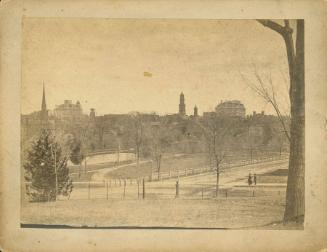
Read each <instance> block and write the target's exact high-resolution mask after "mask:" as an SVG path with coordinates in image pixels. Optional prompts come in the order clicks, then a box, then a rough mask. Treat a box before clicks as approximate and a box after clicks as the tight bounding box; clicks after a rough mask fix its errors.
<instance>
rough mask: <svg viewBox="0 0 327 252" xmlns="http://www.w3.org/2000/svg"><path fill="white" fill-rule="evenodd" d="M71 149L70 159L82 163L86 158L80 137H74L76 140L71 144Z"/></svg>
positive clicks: (77, 163) (76, 163) (75, 162)
mask: <svg viewBox="0 0 327 252" xmlns="http://www.w3.org/2000/svg"><path fill="white" fill-rule="evenodd" d="M70 149H71V154H70V161H72V163H73V164H75V165H79V164H81V162H82V161H83V159H84V152H83V149H82V142H81V141H80V140H79V139H74V141H73V142H72V143H71V144H70Z"/></svg>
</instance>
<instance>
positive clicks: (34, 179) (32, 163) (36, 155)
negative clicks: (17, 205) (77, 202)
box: [24, 130, 73, 201]
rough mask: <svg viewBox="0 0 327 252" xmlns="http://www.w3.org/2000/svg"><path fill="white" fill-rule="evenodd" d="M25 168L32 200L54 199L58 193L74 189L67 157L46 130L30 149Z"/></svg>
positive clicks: (65, 194) (69, 191)
mask: <svg viewBox="0 0 327 252" xmlns="http://www.w3.org/2000/svg"><path fill="white" fill-rule="evenodd" d="M24 168H25V179H26V181H27V182H30V184H29V185H28V186H27V188H26V191H27V194H28V195H29V197H30V198H31V200H32V201H47V200H48V201H53V200H55V199H56V196H57V195H64V196H68V195H69V194H70V193H71V191H72V189H73V184H72V180H71V179H70V177H69V170H68V168H67V158H66V157H63V155H62V150H61V148H60V145H59V144H58V143H57V142H56V141H55V139H54V138H53V137H52V135H51V133H50V132H48V131H46V130H44V131H42V133H41V134H40V137H39V139H38V140H37V141H36V142H34V143H33V145H32V148H31V149H30V150H29V151H28V156H27V160H26V162H25V164H24ZM56 185H57V186H56ZM56 187H57V188H56Z"/></svg>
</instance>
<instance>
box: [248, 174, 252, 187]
mask: <svg viewBox="0 0 327 252" xmlns="http://www.w3.org/2000/svg"><path fill="white" fill-rule="evenodd" d="M248 184H249V186H251V185H252V175H251V172H250V173H249V178H248Z"/></svg>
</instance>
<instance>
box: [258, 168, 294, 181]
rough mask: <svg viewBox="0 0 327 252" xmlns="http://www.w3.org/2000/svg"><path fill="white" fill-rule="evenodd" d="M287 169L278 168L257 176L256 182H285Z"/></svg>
mask: <svg viewBox="0 0 327 252" xmlns="http://www.w3.org/2000/svg"><path fill="white" fill-rule="evenodd" d="M287 175H288V169H278V170H276V171H273V172H267V173H265V174H262V175H259V176H257V183H258V184H260V183H285V184H286V183H287Z"/></svg>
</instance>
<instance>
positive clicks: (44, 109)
mask: <svg viewBox="0 0 327 252" xmlns="http://www.w3.org/2000/svg"><path fill="white" fill-rule="evenodd" d="M41 120H43V121H47V120H48V111H47V104H46V101H45V89H44V82H43V95H42V105H41Z"/></svg>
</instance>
